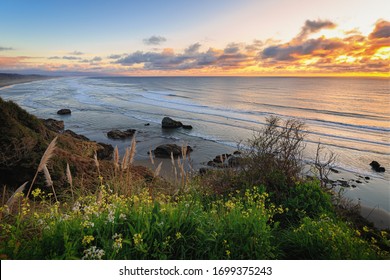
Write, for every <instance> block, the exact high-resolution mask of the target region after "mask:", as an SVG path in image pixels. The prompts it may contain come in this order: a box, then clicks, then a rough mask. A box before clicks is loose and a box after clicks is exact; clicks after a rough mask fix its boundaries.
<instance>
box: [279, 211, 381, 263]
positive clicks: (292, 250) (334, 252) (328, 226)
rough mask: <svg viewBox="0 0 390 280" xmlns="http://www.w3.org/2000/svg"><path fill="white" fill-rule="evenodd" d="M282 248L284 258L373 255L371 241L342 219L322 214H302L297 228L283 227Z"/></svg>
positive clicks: (333, 257)
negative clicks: (315, 216) (364, 238)
mask: <svg viewBox="0 0 390 280" xmlns="http://www.w3.org/2000/svg"><path fill="white" fill-rule="evenodd" d="M281 240H282V241H281V248H282V250H283V252H284V253H285V258H286V259H306V260H308V259H324V260H338V259H375V258H377V254H376V252H375V250H374V249H373V248H372V246H370V244H369V243H368V242H366V241H364V240H363V239H361V238H359V234H358V233H357V232H355V231H354V230H352V229H351V228H350V227H348V225H347V224H345V223H344V222H342V221H338V220H336V219H333V218H330V217H329V216H327V215H322V216H321V217H320V218H316V219H311V218H309V217H305V218H303V220H302V223H301V224H300V226H299V227H298V228H295V229H291V230H288V231H285V232H284V234H283V235H282V237H281Z"/></svg>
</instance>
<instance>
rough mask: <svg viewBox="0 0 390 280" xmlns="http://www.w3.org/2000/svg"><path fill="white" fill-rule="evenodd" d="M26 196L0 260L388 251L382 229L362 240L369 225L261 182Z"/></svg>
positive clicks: (338, 255)
mask: <svg viewBox="0 0 390 280" xmlns="http://www.w3.org/2000/svg"><path fill="white" fill-rule="evenodd" d="M309 185H311V186H312V187H314V188H315V183H310V184H309V183H308V185H306V188H308V187H309ZM319 195H324V194H321V193H320V194H319ZM21 196H22V195H21ZM33 197H34V200H33V201H28V200H26V199H24V198H23V197H21V199H20V205H19V207H20V209H19V210H20V211H19V212H18V213H17V214H15V215H6V216H5V217H3V218H2V222H1V232H2V234H1V240H0V244H1V246H0V255H1V257H2V258H3V259H283V258H286V259H377V258H387V257H388V252H386V251H385V250H382V249H381V248H380V247H379V245H381V246H382V247H383V246H386V244H387V246H389V239H388V237H387V233H386V232H382V236H378V235H377V236H375V237H371V238H369V239H368V238H363V234H365V233H368V232H371V233H372V234H373V231H372V230H370V229H368V228H365V229H364V230H362V231H359V230H357V229H356V230H355V229H353V228H351V226H350V225H348V224H347V223H345V222H343V221H341V220H340V219H338V218H337V217H335V216H334V215H332V214H331V213H328V214H324V213H323V212H326V211H324V210H323V208H320V210H318V209H315V210H311V209H310V207H312V206H313V205H311V206H310V207H307V206H304V208H302V209H299V210H290V209H289V208H288V207H285V206H284V205H275V204H273V203H272V202H271V198H270V196H269V194H268V193H267V192H265V188H263V187H253V188H251V189H247V190H245V191H236V192H234V193H230V194H229V195H224V196H222V195H220V196H215V195H211V196H210V195H205V194H204V195H201V194H199V193H198V192H197V193H195V192H194V193H191V192H190V193H187V194H183V195H180V196H167V195H163V194H159V195H157V196H155V197H152V196H151V195H150V192H149V191H148V190H146V189H145V190H143V191H142V192H140V193H139V194H137V195H132V196H131V197H125V196H123V195H122V196H119V195H117V194H115V193H112V190H111V189H110V188H109V187H108V186H106V185H101V186H100V187H99V190H98V191H97V193H96V194H91V195H88V196H82V197H80V198H79V199H77V200H76V201H75V202H74V203H62V204H61V203H59V202H57V203H54V204H52V203H51V200H50V198H49V197H48V196H47V195H46V194H44V193H43V192H42V191H41V190H40V189H35V190H34V191H33ZM327 199H328V198H326V197H325V199H324V200H325V201H326V200H327ZM313 203H317V202H316V201H313ZM290 205H291V203H290ZM2 210H6V209H2ZM303 212H305V213H306V215H305V216H304V217H303V218H300V216H301V215H302V213H303ZM321 212H322V213H323V214H320V213H321ZM309 216H311V217H309ZM290 220H295V222H294V223H289V222H287V221H290Z"/></svg>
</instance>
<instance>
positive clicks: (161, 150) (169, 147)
mask: <svg viewBox="0 0 390 280" xmlns="http://www.w3.org/2000/svg"><path fill="white" fill-rule="evenodd" d="M192 151H193V150H192V148H191V147H190V146H187V154H188V153H190V152H192ZM153 152H154V156H155V157H162V158H169V157H171V153H172V154H173V156H174V157H177V156H181V154H182V147H181V146H178V145H176V144H163V145H160V146H158V147H157V148H156V149H154V150H153Z"/></svg>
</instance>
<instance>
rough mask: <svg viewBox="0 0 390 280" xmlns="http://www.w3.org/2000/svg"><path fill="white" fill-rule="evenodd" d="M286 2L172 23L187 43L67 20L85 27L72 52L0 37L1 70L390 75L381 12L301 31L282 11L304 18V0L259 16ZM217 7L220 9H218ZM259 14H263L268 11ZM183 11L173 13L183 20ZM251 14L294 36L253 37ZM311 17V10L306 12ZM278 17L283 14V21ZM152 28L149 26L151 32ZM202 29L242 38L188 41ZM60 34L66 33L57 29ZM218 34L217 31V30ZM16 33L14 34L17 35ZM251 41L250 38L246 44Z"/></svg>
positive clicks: (320, 22) (389, 29) (51, 43)
mask: <svg viewBox="0 0 390 280" xmlns="http://www.w3.org/2000/svg"><path fill="white" fill-rule="evenodd" d="M279 1H280V2H278V1H276V2H278V3H279V4H278V5H277V4H275V3H274V2H272V3H268V4H265V3H257V4H253V3H250V2H245V1H243V3H244V2H245V5H244V4H242V5H239V4H237V3H235V4H234V5H233V6H229V5H227V6H229V7H230V9H227V8H226V7H225V8H226V9H227V10H226V11H229V13H227V14H223V15H221V14H216V15H214V16H212V14H211V13H210V15H209V19H213V20H215V21H214V22H211V23H210V24H209V22H199V21H200V20H199V19H198V18H197V19H196V23H198V22H199V23H198V24H197V25H195V26H194V22H192V24H193V25H191V27H193V28H194V29H195V30H185V32H183V30H181V29H180V26H176V25H177V22H175V24H174V25H172V26H168V27H166V26H164V28H166V30H171V29H172V30H176V29H178V30H180V31H181V33H177V34H180V35H182V36H183V35H185V36H187V37H188V38H186V42H187V43H186V44H184V43H183V41H180V40H179V39H178V38H172V37H169V36H162V35H159V34H158V33H156V34H155V35H151V36H145V37H143V38H142V37H140V38H138V39H137V40H138V43H136V44H131V43H130V42H137V41H136V39H132V40H133V41H131V40H129V39H128V38H127V37H124V38H122V37H121V38H119V39H117V40H116V41H115V40H113V41H112V42H111V40H110V35H111V34H110V32H111V30H104V32H102V31H101V28H100V29H99V30H97V29H96V30H94V29H93V28H90V27H86V26H85V24H84V23H85V22H84V20H85V19H79V21H78V22H79V25H77V26H76V25H74V26H73V29H67V27H66V26H65V25H64V26H62V28H63V30H62V31H63V32H64V33H66V32H68V33H69V32H70V34H72V32H75V33H77V30H76V29H81V30H84V32H80V33H77V36H76V35H75V37H74V38H73V39H72V40H70V42H69V44H67V46H69V48H72V49H71V50H67V49H66V47H64V45H63V44H60V43H59V44H56V42H55V40H54V39H51V37H50V36H49V38H46V37H45V38H40V39H43V41H44V42H45V43H42V44H41V45H40V43H39V41H40V40H37V39H36V38H35V37H31V38H29V39H30V40H31V46H29V42H30V41H29V40H28V39H27V38H25V37H23V38H22V42H23V43H22V46H16V47H15V46H13V45H12V43H9V44H7V42H3V41H0V71H6V72H20V73H42V74H45V73H46V74H47V73H49V74H56V73H60V74H63V75H66V74H69V75H72V74H76V75H80V74H82V75H94V74H97V75H110V76H112V75H128V76H191V75H194V76H197V75H199V76H290V75H291V76H338V77H339V76H367V77H372V76H377V77H390V73H389V62H390V22H389V21H388V20H385V19H383V18H381V17H378V18H377V19H376V20H373V22H364V21H365V20H368V19H370V20H371V19H372V18H373V16H372V15H371V16H370V17H365V16H362V18H359V19H358V20H354V21H348V20H346V19H348V17H350V15H349V16H348V15H346V16H345V17H341V18H340V17H338V16H335V17H334V18H338V19H339V20H340V22H336V21H333V20H331V19H329V18H314V19H306V20H303V21H302V23H301V26H300V27H299V25H298V26H297V27H296V25H294V28H295V35H294V34H292V33H291V32H293V31H292V26H287V25H286V24H283V23H282V22H280V17H281V15H282V16H283V17H285V18H284V20H285V21H287V20H288V22H289V23H290V20H292V21H294V22H297V17H298V16H297V15H296V14H295V13H294V14H291V13H292V12H293V11H296V10H297V9H298V7H297V6H296V5H295V6H291V4H288V5H290V6H289V7H290V8H291V10H288V9H287V10H284V11H280V15H278V17H276V16H275V18H273V17H269V16H266V17H265V19H264V20H263V21H256V20H257V19H258V16H257V13H256V12H255V10H254V9H255V8H256V7H257V8H258V9H260V8H261V9H263V8H265V7H267V8H269V9H271V11H274V12H276V11H279V9H280V5H281V4H284V5H287V3H288V1H285V0H279ZM373 1H376V0H373ZM379 1H381V0H379ZM298 2H299V3H300V4H302V5H300V6H299V9H302V11H305V7H306V6H308V5H309V3H308V2H307V1H306V0H299V1H298ZM336 2H337V1H335V0H334V1H333V0H332V1H330V4H329V5H334V7H336V6H335V5H337V7H339V5H342V6H343V7H344V6H345V5H347V4H346V3H344V2H343V3H341V4H340V3H338V2H337V3H336ZM232 3H233V2H232ZM159 4H161V3H159ZM304 4H305V5H304ZM191 5H194V6H195V7H196V8H198V9H199V7H200V6H201V5H200V4H194V3H192V4H191ZM199 5H200V6H199ZM213 5H215V3H214V4H213ZM319 5H320V6H321V7H324V9H326V10H328V9H329V11H328V12H327V13H330V10H331V9H330V7H329V5H325V6H326V7H325V6H324V4H323V3H322V4H319ZM65 6H66V5H65ZM310 6H311V9H312V11H313V9H314V8H313V5H312V4H310ZM96 7H99V5H96ZM232 7H236V8H237V7H241V8H242V9H241V10H242V11H239V9H238V10H237V9H232ZM364 7H370V5H368V4H367V5H365V4H364V5H363V4H361V3H360V4H356V5H355V6H354V8H353V9H356V10H355V13H357V14H359V15H363V14H362V12H363V11H365V9H363V8H364ZM84 8H85V7H84ZM161 8H164V9H165V8H167V7H165V5H163V6H161ZM214 8H217V7H214ZM97 9H99V8H97ZM199 11H200V10H199ZM216 11H219V10H218V9H216ZM256 11H262V12H263V10H256ZM101 12H102V13H103V14H104V13H106V11H101ZM155 12H156V11H155ZM188 13H190V12H188ZM346 13H347V12H346ZM350 13H352V12H350ZM376 14H379V15H380V14H381V12H379V11H376ZM0 15H1V11H0ZM157 15H158V16H161V15H160V14H154V16H157ZM183 15H184V14H183ZM183 15H172V16H178V17H179V18H182V17H183ZM245 15H246V16H247V17H248V20H251V21H253V22H256V23H261V25H259V27H258V29H259V30H260V31H259V32H260V33H259V34H271V33H269V30H267V32H265V33H261V32H263V30H262V29H264V28H267V29H272V30H273V25H275V26H278V27H279V28H284V29H286V30H288V32H287V34H289V35H288V36H289V37H287V38H286V36H285V35H286V34H284V33H283V32H282V33H283V34H282V36H281V37H282V38H284V39H280V38H278V34H279V33H280V30H279V31H278V29H275V33H272V34H273V35H272V36H273V37H268V38H267V37H266V38H253V39H252V40H250V39H248V37H247V34H249V33H248V32H249V31H250V32H254V30H255V28H254V27H250V26H249V27H248V24H246V23H245V24H244V22H234V21H233V20H237V19H240V20H241V21H242V20H243V19H244V18H245ZM307 15H308V14H305V16H307ZM339 15H340V13H339ZM289 16H290V17H291V19H290V18H289ZM90 17H92V18H93V15H90ZM301 17H303V16H301ZM301 17H298V18H301ZM87 18H88V17H87ZM276 18H279V21H278V20H277V19H276ZM182 19H183V18H182ZM65 22H66V21H65ZM0 23H1V17H0ZM80 23H81V24H80ZM110 24H111V23H110ZM117 24H118V22H117ZM145 24H147V22H142V24H140V25H139V26H138V28H139V29H140V32H143V33H139V34H144V33H146V32H147V33H149V32H150V30H149V29H148V28H150V26H143V25H145ZM356 24H360V26H356ZM161 25H164V22H161ZM232 25H234V26H232ZM0 26H1V25H0ZM112 26H116V25H112ZM152 26H153V28H156V29H158V28H157V27H159V26H156V25H152ZM41 27H44V28H47V29H48V30H49V31H50V30H51V28H50V27H48V26H46V25H45V26H41ZM144 28H145V30H148V31H145V30H144ZM201 28H203V32H204V33H205V34H208V29H213V30H218V31H221V30H223V31H226V32H225V33H226V34H216V35H215V36H216V38H229V39H231V38H234V37H232V36H233V35H235V36H237V38H234V39H233V41H230V42H229V41H225V42H223V43H221V42H222V41H217V40H215V39H214V38H209V37H205V38H203V39H201V38H200V37H199V36H198V37H194V39H193V40H194V41H192V43H190V44H188V42H189V41H190V40H191V38H192V36H194V34H196V35H199V34H202V33H199V32H200V31H199V30H198V29H201ZM0 29H1V28H0ZM120 29H121V30H120V31H118V30H112V32H113V33H115V32H121V33H123V30H122V29H125V26H124V25H120ZM23 30H24V29H23ZM90 30H92V31H94V32H96V33H97V34H100V35H101V37H99V38H98V39H97V38H96V37H93V39H92V37H91V39H89V37H88V36H82V35H87V34H89V33H88V32H87V31H90ZM240 30H242V33H243V34H242V37H240V36H241V34H240V32H239V31H240ZM187 31H188V35H187ZM227 31H229V32H227ZM53 32H54V30H53ZM56 32H58V31H57V30H55V33H56ZM99 32H101V33H99ZM58 33H59V34H56V35H58V36H59V37H61V34H62V33H61V32H58ZM198 33H199V34H198ZM219 33H221V32H219ZM222 33H223V32H222ZM230 33H232V34H233V35H232V34H230ZM50 34H51V33H50ZM53 34H54V33H53ZM137 34H138V33H137ZM211 34H214V31H213V32H212V33H211ZM251 34H253V33H251ZM291 34H292V35H291ZM283 35H284V37H283ZM125 36H127V35H125ZM139 36H143V35H139ZM224 36H225V37H224ZM9 37H10V38H12V36H9ZM14 37H17V32H15V36H14ZM64 37H66V34H65V35H64ZM84 37H85V38H84ZM68 38H71V37H68ZM102 38H104V40H103V39H102ZM243 38H244V40H245V41H240V40H242V39H243ZM99 40H100V41H99ZM11 42H12V40H11ZM79 44H80V45H82V46H84V47H85V46H88V47H89V48H90V51H89V52H88V50H86V49H85V48H78V47H77V46H78V45H79ZM86 44H87V45H86ZM119 45H120V46H121V47H119ZM70 46H72V47H70ZM117 46H118V47H117ZM123 46H125V47H123ZM45 48H47V49H45ZM41 49H42V50H41ZM109 50H112V51H109Z"/></svg>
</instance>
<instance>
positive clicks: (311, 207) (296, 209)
mask: <svg viewBox="0 0 390 280" xmlns="http://www.w3.org/2000/svg"><path fill="white" fill-rule="evenodd" d="M278 203H279V204H282V205H283V206H284V207H285V208H287V209H289V211H288V212H286V213H285V214H284V215H283V216H277V217H276V218H278V219H281V220H282V221H283V222H286V224H285V226H286V227H288V226H290V225H295V224H297V223H300V221H301V219H302V218H304V217H310V218H318V217H320V216H321V215H323V214H326V215H334V211H333V205H332V200H331V195H330V194H329V193H327V192H325V191H324V190H323V189H322V188H321V187H320V183H319V182H318V181H306V182H298V183H296V185H295V186H294V187H293V188H290V189H289V190H288V192H287V195H286V198H285V199H284V200H282V201H279V202H278Z"/></svg>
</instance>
